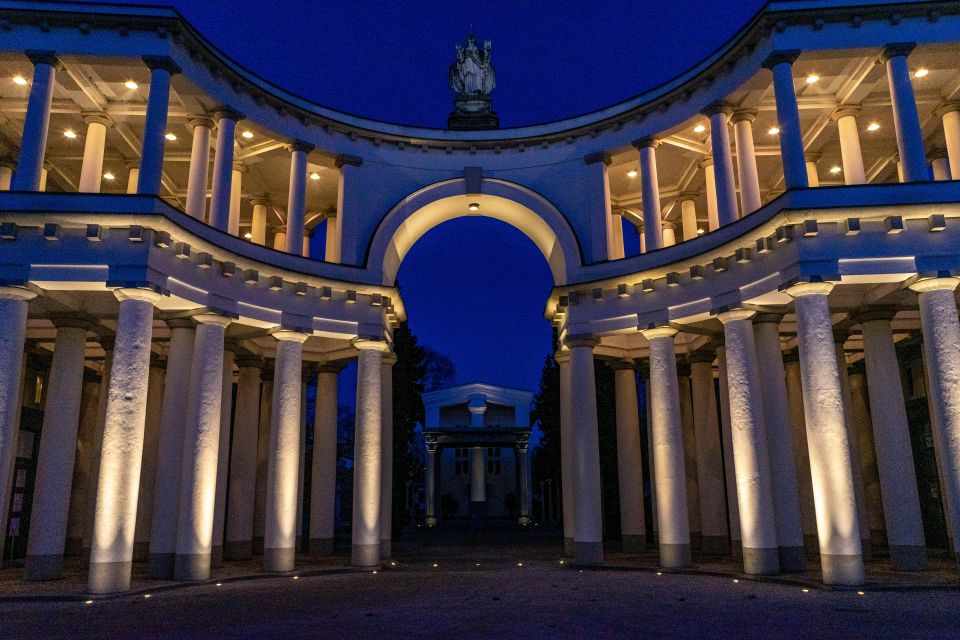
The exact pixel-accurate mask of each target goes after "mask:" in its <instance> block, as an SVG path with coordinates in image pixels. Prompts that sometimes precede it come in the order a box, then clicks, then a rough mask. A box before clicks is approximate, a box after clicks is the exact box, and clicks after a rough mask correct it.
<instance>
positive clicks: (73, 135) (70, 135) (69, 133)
mask: <svg viewBox="0 0 960 640" xmlns="http://www.w3.org/2000/svg"><path fill="white" fill-rule="evenodd" d="M63 137H64V138H70V139H71V140H73V139H74V138H76V137H77V133H76V132H75V131H74V130H73V129H67V130H66V131H64V132H63Z"/></svg>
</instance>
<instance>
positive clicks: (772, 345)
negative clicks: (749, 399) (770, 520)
mask: <svg viewBox="0 0 960 640" xmlns="http://www.w3.org/2000/svg"><path fill="white" fill-rule="evenodd" d="M781 319H782V316H780V315H779V314H773V313H765V314H761V315H759V316H757V318H756V320H755V322H754V325H753V330H754V339H755V341H756V345H757V364H758V366H759V367H760V391H761V400H762V404H763V415H764V418H765V423H766V427H767V429H766V431H767V450H768V454H769V457H770V458H769V459H770V480H771V482H772V483H773V485H772V486H773V495H774V500H773V507H774V513H775V514H776V531H777V546H778V548H779V557H780V569H781V570H782V571H787V572H802V571H803V570H804V569H805V568H806V559H805V556H806V553H805V551H804V548H803V522H802V517H801V515H800V494H799V491H798V489H797V462H796V458H795V456H794V452H793V436H792V435H791V427H790V403H789V401H788V400H787V378H786V372H785V370H784V368H783V351H781V349H780V330H779V324H780V320H781Z"/></svg>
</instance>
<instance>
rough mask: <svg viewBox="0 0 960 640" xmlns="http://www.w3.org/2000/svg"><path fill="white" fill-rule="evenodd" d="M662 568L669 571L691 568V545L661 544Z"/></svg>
mask: <svg viewBox="0 0 960 640" xmlns="http://www.w3.org/2000/svg"><path fill="white" fill-rule="evenodd" d="M660 566H661V567H665V568H667V569H682V568H683V567H689V566H690V545H689V544H667V543H664V542H661V543H660Z"/></svg>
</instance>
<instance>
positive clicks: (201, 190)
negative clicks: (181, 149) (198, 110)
mask: <svg viewBox="0 0 960 640" xmlns="http://www.w3.org/2000/svg"><path fill="white" fill-rule="evenodd" d="M190 126H191V127H193V145H192V146H191V147H190V175H189V177H188V178H187V206H186V212H187V213H188V214H190V215H191V216H193V217H194V218H196V219H197V220H203V219H204V218H205V216H206V213H207V172H208V171H209V169H210V131H211V130H212V129H213V119H212V118H210V117H208V116H197V117H195V118H191V119H190Z"/></svg>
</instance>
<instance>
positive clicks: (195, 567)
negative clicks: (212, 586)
mask: <svg viewBox="0 0 960 640" xmlns="http://www.w3.org/2000/svg"><path fill="white" fill-rule="evenodd" d="M173 579H174V580H182V581H184V582H200V581H202V580H209V579H210V554H209V553H178V554H177V555H176V558H175V560H174V566H173Z"/></svg>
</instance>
